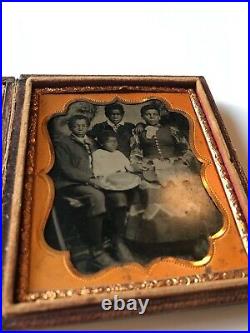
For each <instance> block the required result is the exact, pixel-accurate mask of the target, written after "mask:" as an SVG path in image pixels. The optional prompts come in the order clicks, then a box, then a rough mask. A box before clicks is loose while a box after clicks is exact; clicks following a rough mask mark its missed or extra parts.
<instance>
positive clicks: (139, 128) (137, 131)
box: [134, 123, 144, 136]
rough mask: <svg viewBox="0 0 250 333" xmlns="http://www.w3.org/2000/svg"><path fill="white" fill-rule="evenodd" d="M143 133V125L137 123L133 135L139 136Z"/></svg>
mask: <svg viewBox="0 0 250 333" xmlns="http://www.w3.org/2000/svg"><path fill="white" fill-rule="evenodd" d="M143 131H144V124H143V123H139V124H137V125H136V126H135V129H134V133H135V135H138V136H140V135H141V133H142V132H143Z"/></svg>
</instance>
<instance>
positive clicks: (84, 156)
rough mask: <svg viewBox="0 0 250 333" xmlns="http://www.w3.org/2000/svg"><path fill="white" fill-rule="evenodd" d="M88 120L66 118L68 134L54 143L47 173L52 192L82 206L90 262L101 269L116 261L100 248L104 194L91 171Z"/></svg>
mask: <svg viewBox="0 0 250 333" xmlns="http://www.w3.org/2000/svg"><path fill="white" fill-rule="evenodd" d="M89 125H90V120H89V119H88V118H87V117H86V116H83V115H75V116H73V117H71V118H70V119H69V121H68V127H69V129H70V132H71V134H70V135H69V136H65V137H62V138H61V139H60V140H56V141H55V142H54V148H55V164H54V167H53V170H52V172H51V176H52V178H53V180H54V183H55V187H56V192H57V194H58V193H60V195H67V196H68V197H71V198H72V199H76V200H78V201H79V202H80V203H81V204H82V205H85V206H86V214H87V219H86V220H85V219H84V220H83V221H82V223H87V225H88V228H87V230H88V240H89V248H90V255H91V259H92V260H91V261H92V265H93V267H94V268H95V269H101V268H105V267H108V266H112V265H115V264H116V261H115V260H114V259H113V258H112V257H110V256H109V254H108V253H107V252H105V250H104V249H103V239H102V229H103V219H104V214H105V212H106V206H105V196H104V194H103V192H102V191H101V190H99V189H97V188H96V187H95V184H94V182H93V172H92V152H93V149H94V147H93V142H92V141H93V140H91V139H90V138H89V137H88V136H87V135H86V133H87V130H88V128H89Z"/></svg>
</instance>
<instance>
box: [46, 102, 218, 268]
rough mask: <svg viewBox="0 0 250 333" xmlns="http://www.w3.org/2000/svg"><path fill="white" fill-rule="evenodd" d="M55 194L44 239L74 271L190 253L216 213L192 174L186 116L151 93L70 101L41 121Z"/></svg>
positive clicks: (205, 239) (201, 253)
mask: <svg viewBox="0 0 250 333" xmlns="http://www.w3.org/2000/svg"><path fill="white" fill-rule="evenodd" d="M47 129H48V132H49V137H50V140H51V145H52V151H53V152H54V162H53V166H52V168H51V170H50V171H49V173H48V175H49V177H51V179H52V181H53V184H54V188H55V198H54V203H53V207H52V209H51V212H50V216H49V219H48V221H47V223H46V226H45V229H44V237H45V240H46V242H47V244H48V245H49V246H50V247H52V248H53V249H57V250H62V251H65V250H67V251H69V253H70V260H71V262H72V264H73V266H74V267H75V268H76V270H77V271H78V272H80V273H83V274H91V273H96V272H99V271H101V270H103V269H105V268H108V267H112V266H116V265H122V264H125V263H132V262H134V263H139V264H141V265H147V264H149V263H150V262H152V260H155V259H157V258H162V257H166V256H171V257H176V258H181V259H184V260H189V261H200V260H202V259H203V258H204V257H206V256H207V254H208V252H209V246H210V245H209V237H211V236H213V235H215V234H216V233H218V232H219V231H220V230H221V228H222V226H223V214H222V212H221V210H220V208H219V207H218V205H217V202H215V200H214V199H213V198H212V197H211V196H210V194H209V192H208V190H207V188H206V184H205V182H204V179H202V161H201V160H199V157H198V156H196V155H195V152H194V148H193V143H192V140H193V139H192V135H191V122H190V121H189V119H188V117H187V116H186V115H184V114H183V113H182V112H181V111H179V110H174V109H171V107H170V105H168V104H167V103H166V102H164V101H162V100H161V99H156V98H151V99H147V100H145V101H144V102H143V103H134V104H127V103H124V102H123V101H122V100H119V98H117V99H115V100H113V101H112V102H111V103H107V104H97V103H93V102H90V101H88V100H84V99H83V100H73V101H72V102H70V103H68V105H67V108H66V110H65V111H64V112H60V113H57V114H54V115H52V116H51V117H50V119H49V120H48V122H47Z"/></svg>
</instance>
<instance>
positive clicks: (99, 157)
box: [92, 149, 132, 177]
mask: <svg viewBox="0 0 250 333" xmlns="http://www.w3.org/2000/svg"><path fill="white" fill-rule="evenodd" d="M92 157H93V173H94V175H95V177H99V176H108V175H110V174H112V173H115V172H119V171H121V172H126V171H132V167H131V164H130V162H129V160H128V159H127V157H126V156H125V155H124V154H123V153H122V152H120V151H119V150H115V151H113V152H110V151H107V150H104V149H97V150H96V151H95V152H94V153H93V156H92Z"/></svg>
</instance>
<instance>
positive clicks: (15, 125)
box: [2, 79, 26, 277]
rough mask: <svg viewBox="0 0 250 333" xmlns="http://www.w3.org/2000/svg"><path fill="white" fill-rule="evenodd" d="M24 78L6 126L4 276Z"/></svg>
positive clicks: (3, 230)
mask: <svg viewBox="0 0 250 333" xmlns="http://www.w3.org/2000/svg"><path fill="white" fill-rule="evenodd" d="M25 82H26V80H25V79H21V80H18V81H17V90H16V104H15V108H14V109H13V111H12V112H13V119H12V122H11V123H10V126H9V127H8V131H9V134H10V136H9V150H8V152H7V153H8V156H7V159H6V166H5V169H6V174H5V186H4V187H3V189H2V232H3V233H2V253H3V255H2V257H3V263H2V267H3V269H2V274H3V277H4V267H5V259H6V254H7V250H8V249H7V247H6V246H7V241H8V234H9V222H10V221H9V217H10V208H11V203H12V195H13V185H14V176H13V175H14V174H15V168H16V157H17V147H18V142H19V134H20V125H21V114H22V107H23V101H24V94H25Z"/></svg>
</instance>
